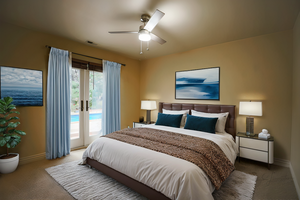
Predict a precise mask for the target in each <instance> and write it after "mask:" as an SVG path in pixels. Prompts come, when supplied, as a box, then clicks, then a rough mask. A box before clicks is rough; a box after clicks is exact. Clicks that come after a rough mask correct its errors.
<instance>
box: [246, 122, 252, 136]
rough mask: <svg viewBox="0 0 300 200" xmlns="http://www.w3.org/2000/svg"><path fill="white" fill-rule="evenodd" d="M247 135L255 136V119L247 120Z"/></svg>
mask: <svg viewBox="0 0 300 200" xmlns="http://www.w3.org/2000/svg"><path fill="white" fill-rule="evenodd" d="M246 135H247V136H254V118H253V117H247V118H246Z"/></svg>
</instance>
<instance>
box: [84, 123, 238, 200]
mask: <svg viewBox="0 0 300 200" xmlns="http://www.w3.org/2000/svg"><path fill="white" fill-rule="evenodd" d="M145 127H146V128H153V129H160V130H165V131H171V132H175V133H181V134H185V135H191V136H195V137H200V138H205V139H208V140H211V141H213V142H215V143H216V144H217V145H218V146H219V147H220V148H221V149H222V150H223V152H224V153H225V154H226V156H227V157H228V159H229V160H230V161H231V162H232V163H233V164H234V162H235V159H236V155H237V152H238V148H237V146H236V144H235V142H234V141H233V137H232V136H231V135H230V134H227V133H217V134H210V133H205V132H199V131H192V130H186V129H182V128H172V127H166V126H156V125H148V126H145ZM87 157H89V158H91V159H94V160H97V161H98V162H100V163H102V164H105V165H107V166H109V167H111V168H113V169H115V170H117V171H119V172H121V173H123V174H125V175H127V176H129V177H131V178H133V179H135V180H137V181H139V182H142V183H144V184H146V185H148V186H150V187H151V188H154V189H155V190H157V191H159V192H161V193H163V194H164V195H165V196H167V197H169V198H170V199H174V200H186V199H191V200H192V199H194V200H199V199H201V200H213V197H212V192H213V191H214V186H213V185H212V183H211V181H210V180H209V178H208V177H207V176H206V174H205V173H204V172H203V171H202V170H201V169H200V168H199V167H198V166H196V165H195V164H193V163H191V162H188V161H185V160H183V159H180V158H176V157H173V156H169V155H167V154H164V153H160V152H156V151H152V150H149V149H146V148H143V147H138V146H134V145H131V144H127V143H124V142H121V141H118V140H113V139H110V138H105V137H101V138H98V139H96V140H95V141H94V142H93V143H92V144H90V145H89V146H88V148H87V149H86V151H85V152H84V154H83V157H82V158H83V162H84V163H85V161H86V158H87Z"/></svg>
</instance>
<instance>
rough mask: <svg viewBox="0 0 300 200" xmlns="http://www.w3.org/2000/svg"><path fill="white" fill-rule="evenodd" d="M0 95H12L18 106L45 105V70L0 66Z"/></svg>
mask: <svg viewBox="0 0 300 200" xmlns="http://www.w3.org/2000/svg"><path fill="white" fill-rule="evenodd" d="M0 73H1V82H0V84H1V87H0V96H1V98H4V97H7V96H9V97H12V98H13V102H12V103H13V104H14V105H16V106H43V72H42V71H40V70H31V69H22V68H15V67H4V66H0Z"/></svg>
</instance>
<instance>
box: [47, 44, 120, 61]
mask: <svg viewBox="0 0 300 200" xmlns="http://www.w3.org/2000/svg"><path fill="white" fill-rule="evenodd" d="M46 47H47V48H49V49H50V48H51V46H49V45H46ZM72 53H73V54H76V55H79V56H84V57H88V58H93V59H96V60H103V59H101V58H96V57H92V56H87V55H83V54H80V53H75V52H72ZM119 64H121V65H123V66H126V64H122V63H119Z"/></svg>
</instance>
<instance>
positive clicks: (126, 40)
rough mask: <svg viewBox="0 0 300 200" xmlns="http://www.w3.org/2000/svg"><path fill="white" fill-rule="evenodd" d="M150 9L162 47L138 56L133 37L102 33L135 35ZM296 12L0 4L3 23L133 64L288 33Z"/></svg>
mask: <svg viewBox="0 0 300 200" xmlns="http://www.w3.org/2000/svg"><path fill="white" fill-rule="evenodd" d="M155 9H159V10H161V11H162V12H164V13H165V16H164V17H163V18H162V19H161V21H160V22H159V23H158V25H157V26H156V27H155V28H154V29H153V31H152V32H153V33H154V34H156V35H158V36H160V37H161V38H163V39H165V40H166V41H167V43H165V44H163V45H160V44H158V43H156V42H153V41H152V42H150V51H145V49H144V54H143V55H140V54H139V49H140V42H139V40H138V35H137V34H122V35H121V34H118V35H112V34H109V33H108V31H122V30H123V31H138V28H139V26H140V25H142V23H141V22H140V16H141V14H150V15H152V13H153V12H154V11H155ZM299 10H300V0H0V20H2V21H4V22H7V23H11V24H15V25H19V26H22V27H25V28H28V29H32V30H37V31H41V32H46V33H50V34H55V35H59V36H63V37H66V38H69V39H72V40H75V41H78V42H82V43H86V41H87V40H90V41H93V42H94V43H96V44H97V46H95V47H97V48H101V49H105V50H110V51H113V52H118V53H121V54H124V55H126V56H128V57H130V58H134V59H138V60H145V59H149V58H154V57H158V56H163V55H168V54H172V53H178V52H184V51H188V50H192V49H196V48H200V47H204V46H210V45H214V44H219V43H224V42H229V41H233V40H238V39H243V38H248V37H253V36H258V35H263V34H269V33H273V32H278V31H284V30H289V29H292V28H293V26H294V23H295V20H296V18H297V15H298V13H299ZM0 31H1V29H0ZM80 53H84V52H80Z"/></svg>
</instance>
